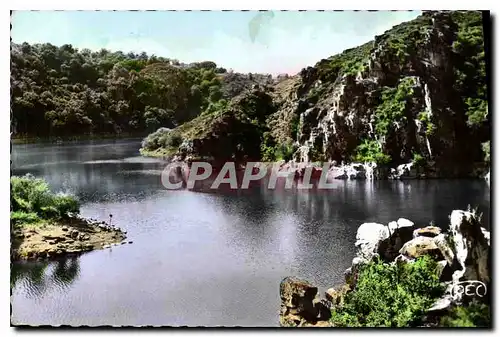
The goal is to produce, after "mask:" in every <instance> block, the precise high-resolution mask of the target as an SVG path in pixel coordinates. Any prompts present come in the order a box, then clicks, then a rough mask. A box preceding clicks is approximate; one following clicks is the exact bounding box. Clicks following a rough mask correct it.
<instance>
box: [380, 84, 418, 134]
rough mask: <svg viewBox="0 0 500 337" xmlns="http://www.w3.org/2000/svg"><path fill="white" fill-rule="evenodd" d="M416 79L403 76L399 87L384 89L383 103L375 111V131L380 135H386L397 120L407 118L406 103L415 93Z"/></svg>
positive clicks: (400, 120) (402, 120) (401, 120)
mask: <svg viewBox="0 0 500 337" xmlns="http://www.w3.org/2000/svg"><path fill="white" fill-rule="evenodd" d="M414 85H415V79H414V78H412V77H405V78H403V79H402V80H401V81H400V82H399V84H398V86H397V87H395V88H388V87H386V88H384V89H383V90H382V103H381V104H380V105H379V106H378V107H377V109H376V111H375V131H376V133H377V134H378V135H381V136H383V135H386V134H387V133H388V132H389V130H391V129H393V128H394V127H393V125H394V124H395V123H397V122H404V121H405V120H406V117H405V110H406V103H407V101H408V100H409V98H410V97H411V96H412V95H413V86H414Z"/></svg>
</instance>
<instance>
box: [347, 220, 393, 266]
mask: <svg viewBox="0 0 500 337" xmlns="http://www.w3.org/2000/svg"><path fill="white" fill-rule="evenodd" d="M387 238H389V229H388V227H387V226H384V225H382V224H379V223H376V222H366V223H364V224H362V225H361V226H359V228H358V232H357V233H356V243H355V246H356V247H357V248H358V253H357V257H360V258H362V259H365V260H371V259H372V258H373V257H374V256H375V255H377V254H378V250H379V245H380V243H381V242H383V241H384V240H386V239H387Z"/></svg>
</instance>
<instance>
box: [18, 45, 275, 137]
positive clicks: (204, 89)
mask: <svg viewBox="0 0 500 337" xmlns="http://www.w3.org/2000/svg"><path fill="white" fill-rule="evenodd" d="M272 81H273V79H272V78H271V76H269V75H259V74H256V75H253V74H236V73H233V72H232V71H229V72H228V71H227V70H226V69H224V68H219V67H217V65H216V64H215V63H213V62H209V61H207V62H200V63H194V64H181V63H179V62H178V61H176V60H169V59H166V58H163V57H156V56H154V55H151V56H148V55H147V54H146V53H142V54H140V55H137V54H133V53H130V54H126V55H125V54H124V53H122V52H110V51H107V50H104V49H103V50H101V51H99V52H92V51H90V50H88V49H83V50H77V49H75V48H73V47H72V46H71V45H63V46H61V47H56V46H53V45H51V44H48V43H46V44H35V45H29V44H28V43H23V44H20V45H19V44H12V45H11V97H12V100H11V105H12V127H13V132H14V134H16V135H17V136H21V135H27V136H36V137H55V136H69V135H71V136H73V135H82V134H91V133H92V134H103V133H109V134H117V133H122V132H126V133H136V132H139V133H144V132H148V131H150V132H151V131H154V130H156V129H157V128H158V127H160V126H165V127H170V128H172V127H176V126H178V125H181V124H182V123H185V122H187V121H189V120H191V119H193V118H194V117H196V116H198V115H199V114H200V113H201V112H204V111H209V112H213V111H217V110H220V109H222V108H223V107H225V106H226V105H227V102H228V100H230V99H231V98H233V97H234V96H236V95H237V94H239V93H240V92H241V91H243V90H245V89H248V88H251V86H252V85H254V84H256V83H266V82H269V83H271V82H272Z"/></svg>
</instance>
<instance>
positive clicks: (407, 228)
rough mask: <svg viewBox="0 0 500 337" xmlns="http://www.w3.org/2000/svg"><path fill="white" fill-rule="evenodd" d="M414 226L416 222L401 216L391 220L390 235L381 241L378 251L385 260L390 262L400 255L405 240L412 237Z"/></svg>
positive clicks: (389, 225)
mask: <svg viewBox="0 0 500 337" xmlns="http://www.w3.org/2000/svg"><path fill="white" fill-rule="evenodd" d="M414 227H415V224H414V223H413V222H412V221H410V220H408V219H405V218H399V219H398V221H391V222H390V223H389V224H388V226H387V228H388V230H389V237H388V238H387V239H385V240H384V241H382V242H381V243H380V246H379V251H378V253H379V255H380V256H381V257H382V259H383V260H385V261H387V262H390V261H393V260H394V259H395V258H396V256H398V253H399V250H400V249H401V248H402V247H403V245H404V244H405V242H408V241H409V240H411V239H412V237H413V230H414Z"/></svg>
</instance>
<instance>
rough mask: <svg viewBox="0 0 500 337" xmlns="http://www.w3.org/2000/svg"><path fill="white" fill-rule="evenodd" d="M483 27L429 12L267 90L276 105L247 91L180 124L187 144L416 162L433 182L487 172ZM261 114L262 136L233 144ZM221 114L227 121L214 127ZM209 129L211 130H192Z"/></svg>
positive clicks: (300, 157)
mask: <svg viewBox="0 0 500 337" xmlns="http://www.w3.org/2000/svg"><path fill="white" fill-rule="evenodd" d="M482 27H483V22H482V16H481V13H480V12H425V13H424V14H423V15H421V16H420V17H418V18H417V19H415V20H413V21H410V22H406V23H403V24H400V25H398V26H395V27H393V28H392V29H391V30H389V31H387V32H386V33H384V34H383V35H381V36H376V37H375V39H374V41H371V42H368V43H366V44H364V45H362V46H359V47H357V48H352V49H349V50H346V51H344V52H343V53H341V54H339V55H335V56H332V57H330V58H329V59H324V60H321V61H320V62H318V63H317V64H316V65H315V66H314V67H308V68H306V69H303V70H302V71H301V72H300V73H299V74H298V75H296V76H294V77H290V78H285V79H282V80H281V81H278V82H277V83H266V86H265V87H261V88H260V90H261V91H265V93H263V95H264V96H259V97H272V100H270V99H268V98H266V99H264V100H262V99H260V98H259V99H257V100H256V99H255V97H257V96H255V90H256V88H253V89H252V90H251V91H248V92H243V93H241V94H240V95H239V96H238V98H236V99H234V100H233V102H232V104H231V105H230V107H229V108H227V109H225V110H223V111H221V112H217V113H215V114H214V115H212V116H200V118H197V119H195V120H193V121H192V122H190V124H189V127H186V126H181V127H180V128H179V129H180V131H181V138H183V140H184V141H185V142H187V143H188V144H195V145H196V144H208V143H210V144H211V145H210V147H209V148H208V147H206V146H195V148H194V149H193V147H190V149H192V150H191V154H193V155H195V156H198V157H200V156H203V155H206V154H208V153H212V152H214V151H212V150H210V148H212V149H215V148H217V149H218V150H217V151H218V152H220V149H225V150H224V151H223V152H224V154H218V155H217V157H220V158H227V157H228V156H229V157H230V155H231V154H234V152H237V149H238V147H240V148H241V146H242V145H243V147H244V148H246V149H247V151H249V154H251V157H252V158H255V157H259V154H260V159H262V160H278V159H285V160H289V159H294V160H295V161H298V162H310V161H336V162H338V163H340V162H345V163H348V162H376V163H377V164H378V167H379V171H381V172H382V171H384V170H385V172H387V170H388V169H389V168H393V167H396V166H398V165H401V164H405V163H410V162H413V163H414V164H415V167H417V169H418V172H419V173H420V174H421V175H422V176H427V177H439V176H442V177H461V176H477V175H478V174H484V173H486V172H485V171H486V170H487V166H488V163H487V162H486V161H487V160H488V159H485V154H486V155H487V153H485V152H488V151H484V150H489V143H487V142H489V140H490V125H491V123H490V115H489V114H488V106H487V99H486V66H485V59H484V57H485V56H484V43H483V28H482ZM242 97H243V98H242ZM257 101H258V102H260V103H258V104H257V103H256V102H257ZM249 102H253V103H249ZM234 111H245V113H244V114H238V113H234ZM250 111H252V112H250ZM252 114H253V115H255V116H260V117H259V118H260V119H259V120H258V122H255V123H253V124H252V123H251V124H252V125H254V126H255V128H253V129H252V130H253V131H252V132H254V131H255V132H257V133H260V139H257V138H259V137H253V136H252V141H251V142H248V141H246V140H245V139H246V138H245V137H242V138H238V137H240V136H241V135H240V136H238V137H232V138H231V141H230V142H228V141H226V140H227V139H226V140H224V139H225V137H226V136H228V137H229V136H230V135H238V132H239V131H238V130H239V129H240V126H241V125H246V124H245V123H246V122H244V121H248V120H252V118H251V117H248V116H249V115H252ZM220 116H226V119H225V121H226V122H227V123H226V122H224V123H222V124H221V123H211V122H210V123H208V124H207V118H208V119H210V120H211V121H212V120H217V119H219V118H221V117H220ZM228 116H233V117H231V118H229V117H228ZM234 116H236V117H234ZM238 116H239V117H238ZM242 116H247V117H244V118H242ZM263 118H265V121H264V120H263ZM242 123H243V124H242ZM197 125H198V126H197ZM209 125H212V127H210V126H209ZM200 126H203V127H204V129H206V130H208V129H210V130H209V132H205V133H203V134H198V135H196V136H193V133H192V132H186V130H190V129H191V130H192V129H193V128H195V129H196V128H197V127H200ZM222 126H224V127H222ZM254 138H255V139H254ZM240 139H241V141H240ZM223 143H224V144H223ZM222 145H223V146H222ZM181 149H182V147H181ZM217 151H216V152H217ZM178 153H179V154H180V153H182V151H179V152H178ZM233 157H234V156H233Z"/></svg>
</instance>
